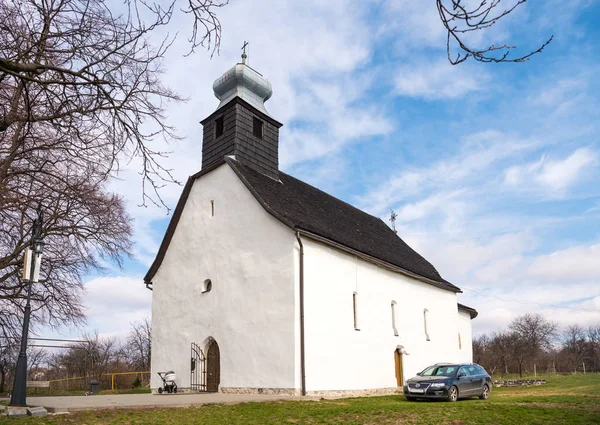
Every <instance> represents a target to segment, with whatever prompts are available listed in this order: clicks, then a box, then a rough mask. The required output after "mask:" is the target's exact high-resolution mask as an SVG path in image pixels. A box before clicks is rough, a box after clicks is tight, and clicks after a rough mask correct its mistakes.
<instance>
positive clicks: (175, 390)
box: [173, 385, 177, 393]
mask: <svg viewBox="0 0 600 425" xmlns="http://www.w3.org/2000/svg"><path fill="white" fill-rule="evenodd" d="M173 392H174V393H176V392H177V385H175V387H173Z"/></svg>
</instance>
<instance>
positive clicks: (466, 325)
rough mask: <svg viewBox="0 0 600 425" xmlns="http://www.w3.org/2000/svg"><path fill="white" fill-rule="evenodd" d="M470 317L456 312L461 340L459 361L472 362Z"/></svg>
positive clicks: (463, 312) (465, 313)
mask: <svg viewBox="0 0 600 425" xmlns="http://www.w3.org/2000/svg"><path fill="white" fill-rule="evenodd" d="M471 320H472V319H471V315H470V314H469V313H467V312H465V311H460V310H459V312H458V322H459V323H458V326H459V332H460V339H461V342H462V344H461V346H462V348H461V350H460V361H461V362H465V363H467V362H472V361H473V328H472V325H471Z"/></svg>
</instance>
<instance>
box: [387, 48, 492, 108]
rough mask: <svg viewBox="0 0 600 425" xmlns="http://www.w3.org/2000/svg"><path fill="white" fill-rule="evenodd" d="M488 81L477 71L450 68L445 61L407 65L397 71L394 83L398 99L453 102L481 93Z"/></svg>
mask: <svg viewBox="0 0 600 425" xmlns="http://www.w3.org/2000/svg"><path fill="white" fill-rule="evenodd" d="M488 79H489V75H488V73H487V72H486V71H485V70H484V69H483V68H480V67H471V66H470V65H469V64H463V65H461V66H460V67H458V66H453V65H451V64H450V63H449V62H448V60H447V59H445V58H444V59H440V60H438V61H437V62H434V63H422V64H419V65H415V64H411V65H410V66H403V67H400V68H399V69H398V70H397V75H396V78H395V80H394V82H395V89H396V93H397V94H398V95H400V96H408V97H417V98H424V99H427V100H436V99H457V98H460V97H463V96H465V95H467V94H469V93H471V92H475V91H478V90H481V89H482V88H483V87H484V86H485V84H486V82H487V81H488Z"/></svg>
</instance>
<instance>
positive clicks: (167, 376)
mask: <svg viewBox="0 0 600 425" xmlns="http://www.w3.org/2000/svg"><path fill="white" fill-rule="evenodd" d="M158 376H160V379H162V381H163V386H162V387H159V388H158V393H159V394H162V393H163V391H164V392H166V393H169V394H171V393H176V392H177V384H176V383H175V372H173V371H172V370H170V371H168V372H158Z"/></svg>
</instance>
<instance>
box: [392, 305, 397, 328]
mask: <svg viewBox="0 0 600 425" xmlns="http://www.w3.org/2000/svg"><path fill="white" fill-rule="evenodd" d="M392 329H394V336H398V328H396V301H392Z"/></svg>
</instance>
